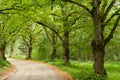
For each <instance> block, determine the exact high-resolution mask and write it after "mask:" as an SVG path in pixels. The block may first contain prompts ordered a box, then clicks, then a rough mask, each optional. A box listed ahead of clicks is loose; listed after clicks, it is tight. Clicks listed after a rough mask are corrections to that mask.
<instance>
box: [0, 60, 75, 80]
mask: <svg viewBox="0 0 120 80" xmlns="http://www.w3.org/2000/svg"><path fill="white" fill-rule="evenodd" d="M8 60H9V62H11V64H13V65H14V66H15V67H16V69H15V70H14V71H13V72H12V73H10V74H9V76H8V75H7V78H6V77H5V79H2V78H1V79H0V80H73V79H72V77H71V76H70V75H69V74H68V73H66V72H63V71H61V70H60V69H58V68H57V67H55V66H51V65H48V64H45V63H41V62H39V63H37V62H33V61H27V60H16V59H8Z"/></svg>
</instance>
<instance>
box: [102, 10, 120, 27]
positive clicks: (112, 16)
mask: <svg viewBox="0 0 120 80" xmlns="http://www.w3.org/2000/svg"><path fill="white" fill-rule="evenodd" d="M119 12H120V9H118V10H117V11H116V12H115V13H114V14H112V15H111V16H110V18H109V19H107V21H106V22H105V24H104V25H105V26H106V25H107V24H108V23H109V22H110V21H111V20H112V19H113V18H114V17H115V16H116V15H120V14H119Z"/></svg>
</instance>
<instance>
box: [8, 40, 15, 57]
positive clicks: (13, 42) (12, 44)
mask: <svg viewBox="0 0 120 80" xmlns="http://www.w3.org/2000/svg"><path fill="white" fill-rule="evenodd" d="M14 44H15V40H13V41H12V43H11V49H10V50H11V52H10V56H9V57H12V56H13V52H14V49H13V48H14Z"/></svg>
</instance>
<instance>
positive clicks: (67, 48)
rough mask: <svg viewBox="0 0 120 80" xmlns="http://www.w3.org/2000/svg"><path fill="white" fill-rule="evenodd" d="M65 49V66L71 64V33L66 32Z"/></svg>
mask: <svg viewBox="0 0 120 80" xmlns="http://www.w3.org/2000/svg"><path fill="white" fill-rule="evenodd" d="M63 49H64V54H63V55H64V64H69V63H70V62H69V59H70V57H69V52H70V50H69V31H68V32H67V31H66V32H64V40H63Z"/></svg>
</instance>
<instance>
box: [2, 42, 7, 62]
mask: <svg viewBox="0 0 120 80" xmlns="http://www.w3.org/2000/svg"><path fill="white" fill-rule="evenodd" d="M5 50H6V41H4V43H3V45H2V46H1V56H2V58H3V59H4V60H6V56H5Z"/></svg>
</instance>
